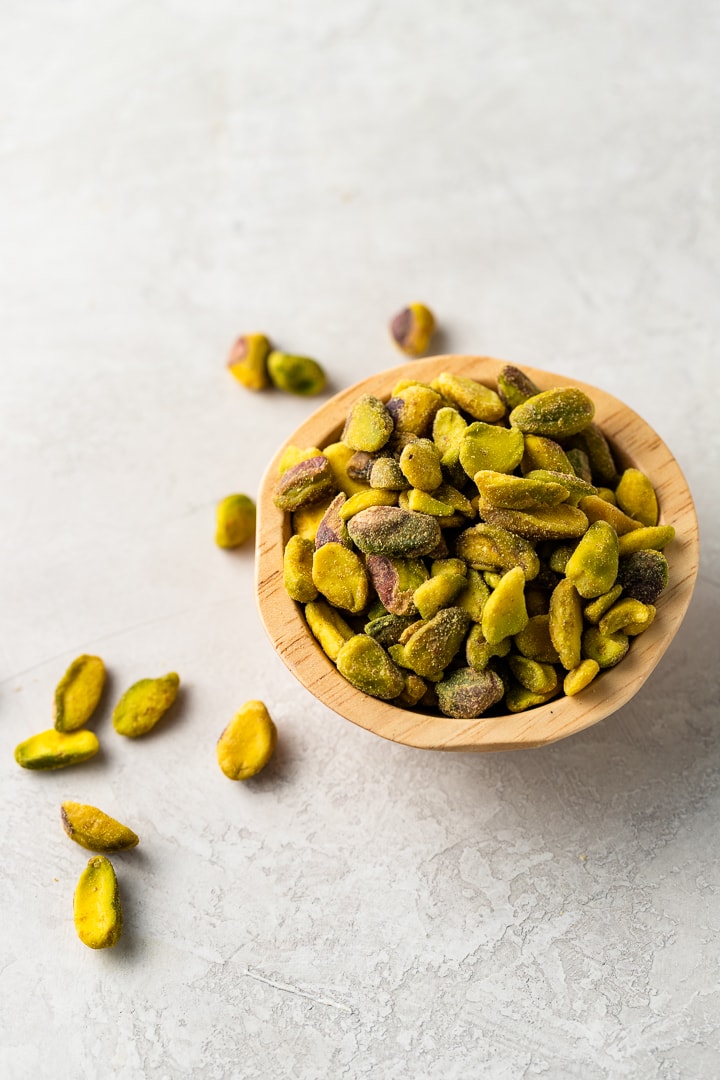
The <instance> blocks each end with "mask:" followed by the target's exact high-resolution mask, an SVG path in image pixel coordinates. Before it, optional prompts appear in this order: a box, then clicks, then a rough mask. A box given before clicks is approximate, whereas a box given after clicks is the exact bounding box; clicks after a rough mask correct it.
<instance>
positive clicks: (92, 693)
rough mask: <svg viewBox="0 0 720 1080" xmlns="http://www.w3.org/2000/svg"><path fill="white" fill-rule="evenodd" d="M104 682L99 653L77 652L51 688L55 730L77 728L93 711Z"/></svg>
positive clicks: (75, 729)
mask: <svg viewBox="0 0 720 1080" xmlns="http://www.w3.org/2000/svg"><path fill="white" fill-rule="evenodd" d="M104 686H105V664H104V663H103V662H102V660H101V659H100V657H99V656H86V655H85V654H83V655H82V656H78V658H77V659H76V660H73V662H72V664H71V665H70V667H69V668H68V669H67V671H66V672H65V674H64V675H63V677H62V679H61V680H60V682H59V683H58V685H57V688H56V690H55V700H54V703H53V705H54V715H55V727H56V729H57V730H58V731H77V729H78V728H81V727H83V725H84V724H87V722H88V720H89V719H90V717H91V716H92V714H93V713H94V712H95V709H96V708H97V705H98V702H99V701H100V698H101V696H102V692H103V687H104Z"/></svg>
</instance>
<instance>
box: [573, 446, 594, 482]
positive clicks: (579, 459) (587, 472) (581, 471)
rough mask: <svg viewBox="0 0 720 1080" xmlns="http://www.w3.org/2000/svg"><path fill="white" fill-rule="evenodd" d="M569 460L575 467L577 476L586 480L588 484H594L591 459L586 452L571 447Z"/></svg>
mask: <svg viewBox="0 0 720 1080" xmlns="http://www.w3.org/2000/svg"><path fill="white" fill-rule="evenodd" d="M567 458H568V461H569V462H570V464H571V465H572V467H573V471H574V473H575V475H576V476H579V477H580V479H581V480H584V481H585V483H586V484H592V479H593V475H592V469H591V468H590V458H589V457H588V456H587V454H586V453H585V451H584V450H581V449H580V448H579V447H571V448H570V449H569V450H568V451H567Z"/></svg>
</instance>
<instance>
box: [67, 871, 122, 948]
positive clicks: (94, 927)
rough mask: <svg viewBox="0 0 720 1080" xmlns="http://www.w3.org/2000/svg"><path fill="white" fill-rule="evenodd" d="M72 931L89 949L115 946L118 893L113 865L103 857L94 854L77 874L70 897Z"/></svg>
mask: <svg viewBox="0 0 720 1080" xmlns="http://www.w3.org/2000/svg"><path fill="white" fill-rule="evenodd" d="M73 918H74V922H75V931H76V933H77V936H78V937H79V938H80V940H81V941H82V943H83V945H87V946H88V948H89V949H108V948H112V947H113V945H117V943H118V941H119V939H120V934H121V933H122V924H123V915H122V904H121V902H120V890H119V888H118V883H117V878H116V877H115V871H114V869H113V865H112V863H111V862H110V860H109V859H106V858H105V856H104V855H95V856H93V858H92V859H90V861H89V862H88V864H87V866H86V867H85V869H84V870H83V872H82V874H81V875H80V880H79V881H78V883H77V888H76V889H75V896H74V898H73Z"/></svg>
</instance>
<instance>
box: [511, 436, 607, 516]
mask: <svg viewBox="0 0 720 1080" xmlns="http://www.w3.org/2000/svg"><path fill="white" fill-rule="evenodd" d="M525 437H526V438H527V436H525ZM571 468H572V466H571ZM525 479H526V480H543V481H544V482H545V483H546V484H553V483H554V484H560V485H561V486H562V487H564V488H567V489H568V491H569V492H570V494H569V495H568V498H567V501H568V502H569V503H570V505H571V506H578V505H579V504H580V501H581V500H582V499H583V498H584V497H585V496H586V495H595V494H596V492H597V488H596V487H594V485H593V484H588V482H587V480H583V478H582V477H581V476H578V475H577V473H576V472H575V471H574V470H573V471H572V472H555V471H554V470H553V469H531V470H530V472H527V473H525ZM581 509H582V507H581Z"/></svg>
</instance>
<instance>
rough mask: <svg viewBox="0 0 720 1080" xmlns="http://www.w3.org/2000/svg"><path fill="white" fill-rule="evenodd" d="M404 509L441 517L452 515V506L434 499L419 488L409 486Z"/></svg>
mask: <svg viewBox="0 0 720 1080" xmlns="http://www.w3.org/2000/svg"><path fill="white" fill-rule="evenodd" d="M403 501H404V500H403ZM406 509H407V510H415V511H417V512H418V513H420V514H431V515H432V516H433V517H441V518H448V517H452V514H453V508H452V506H450V505H449V503H445V502H441V501H440V499H436V498H435V497H434V496H433V495H430V494H429V493H428V492H427V491H421V490H420V489H419V488H410V490H409V491H408V492H407V506H406Z"/></svg>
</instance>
